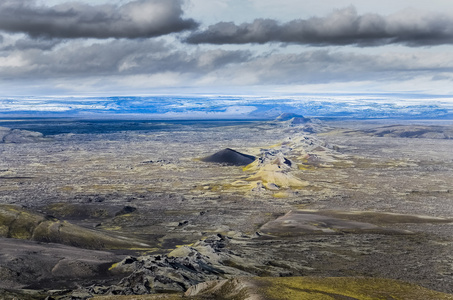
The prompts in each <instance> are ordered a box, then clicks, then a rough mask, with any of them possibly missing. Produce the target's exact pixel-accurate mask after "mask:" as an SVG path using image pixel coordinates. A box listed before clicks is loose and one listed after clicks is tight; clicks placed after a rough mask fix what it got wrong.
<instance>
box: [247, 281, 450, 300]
mask: <svg viewBox="0 0 453 300" xmlns="http://www.w3.org/2000/svg"><path fill="white" fill-rule="evenodd" d="M253 281H254V282H255V283H256V285H257V286H259V287H260V289H261V291H262V293H264V295H265V296H266V297H267V298H268V299H287V300H292V299H294V300H296V299H312V300H318V299H340V298H341V299H343V298H346V297H350V298H353V299H361V300H375V299H383V300H384V299H394V300H418V299H420V300H422V299H423V300H424V299H430V300H435V299H436V300H437V299H439V300H442V299H449V300H451V299H453V295H448V294H444V293H440V292H435V291H432V290H428V289H426V288H423V287H420V286H417V285H413V284H409V283H405V282H401V281H397V280H390V279H376V278H307V277H283V278H282V277H278V278H254V279H253ZM260 294H261V293H260Z"/></svg>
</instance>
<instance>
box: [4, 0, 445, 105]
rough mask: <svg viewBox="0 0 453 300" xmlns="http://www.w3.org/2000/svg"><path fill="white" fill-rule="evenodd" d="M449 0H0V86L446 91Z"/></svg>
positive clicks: (116, 91)
mask: <svg viewBox="0 0 453 300" xmlns="http://www.w3.org/2000/svg"><path fill="white" fill-rule="evenodd" d="M452 80H453V2H452V1H451V0H429V1H428V0H411V1H409V0H407V1H406V0H404V1H403V0H401V1H395V0H380V1H367V0H305V1H300V0H108V1H107V0H71V1H67V0H1V1H0V95H2V96H14V95H30V96H31V95H35V96H36V95H46V96H51V95H109V96H113V95H143V94H156V93H160V94H190V93H205V94H206V93H218V94H298V93H402V94H404V93H410V94H414V93H415V94H417V93H420V94H437V95H451V94H453V84H452V83H453V82H452Z"/></svg>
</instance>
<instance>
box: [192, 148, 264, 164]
mask: <svg viewBox="0 0 453 300" xmlns="http://www.w3.org/2000/svg"><path fill="white" fill-rule="evenodd" d="M254 160H255V156H252V155H247V154H243V153H240V152H237V151H236V150H233V149H230V148H226V149H223V150H221V151H219V152H216V153H214V154H213V155H210V156H206V157H204V158H202V159H201V161H204V162H212V163H220V164H227V165H233V166H245V165H248V164H250V163H252V162H253V161H254Z"/></svg>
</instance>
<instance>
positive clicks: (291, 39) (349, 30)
mask: <svg viewBox="0 0 453 300" xmlns="http://www.w3.org/2000/svg"><path fill="white" fill-rule="evenodd" d="M186 41H187V42H188V43H192V44H202V43H209V44H246V43H258V44H264V43H269V42H281V43H294V44H305V45H314V46H330V45H357V46H360V47H367V46H380V45H388V44H405V45H408V46H431V45H441V44H453V17H451V16H447V15H441V14H429V13H419V12H415V11H406V12H401V13H399V14H395V15H391V16H380V15H377V14H364V15H358V14H357V11H356V10H355V8H354V7H352V6H351V7H348V8H345V9H341V10H336V11H334V12H333V13H331V14H330V15H328V16H327V17H323V18H320V17H313V18H309V19H306V20H301V19H299V20H293V21H290V22H287V23H283V24H282V23H279V22H278V21H276V20H271V19H256V20H254V21H253V22H252V23H243V24H240V25H236V24H234V23H232V22H220V23H217V24H214V25H211V26H209V27H208V28H207V29H206V30H203V31H198V32H194V33H192V34H191V35H190V36H189V37H188V38H187V40H186Z"/></svg>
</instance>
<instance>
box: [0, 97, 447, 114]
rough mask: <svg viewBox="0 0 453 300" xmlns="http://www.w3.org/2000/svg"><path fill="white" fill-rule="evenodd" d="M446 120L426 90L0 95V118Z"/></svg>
mask: <svg viewBox="0 0 453 300" xmlns="http://www.w3.org/2000/svg"><path fill="white" fill-rule="evenodd" d="M282 113H291V114H298V115H303V116H307V117H317V118H341V119H355V118H359V119H369V118H408V119H433V118H434V119H439V118H441V119H452V118H453V97H452V98H449V97H447V96H430V95H416V96H414V95H406V96H402V95H399V94H397V95H389V94H385V95H377V96H376V95H299V96H288V97H283V96H282V97H257V96H218V95H214V96H212V95H211V96H206V95H204V96H143V97H135V96H134V97H9V98H0V117H5V118H8V117H12V116H14V117H80V118H96V119H98V118H149V119H169V120H171V119H275V118H276V117H278V116H279V115H281V114H282Z"/></svg>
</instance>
